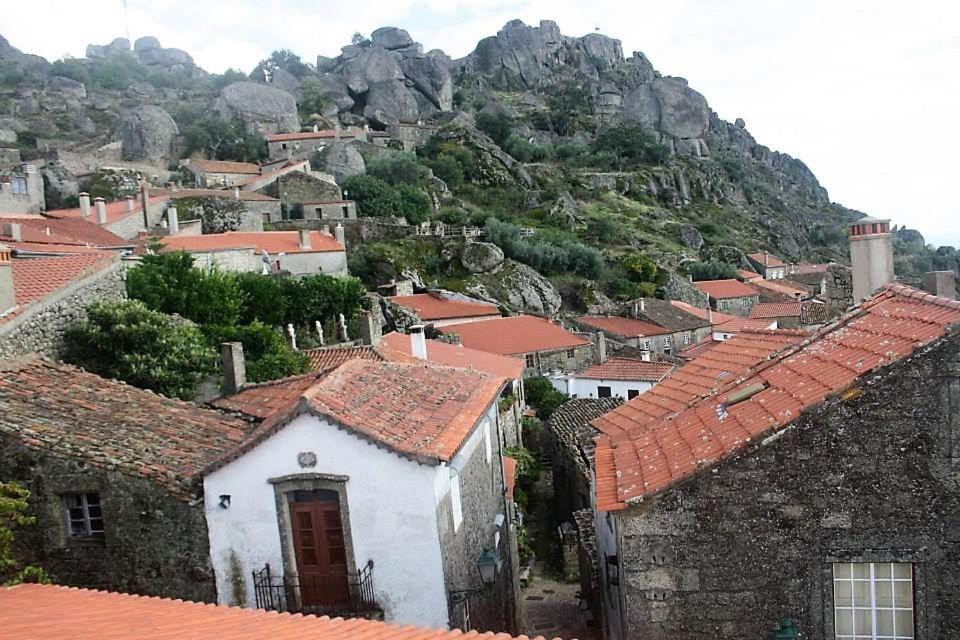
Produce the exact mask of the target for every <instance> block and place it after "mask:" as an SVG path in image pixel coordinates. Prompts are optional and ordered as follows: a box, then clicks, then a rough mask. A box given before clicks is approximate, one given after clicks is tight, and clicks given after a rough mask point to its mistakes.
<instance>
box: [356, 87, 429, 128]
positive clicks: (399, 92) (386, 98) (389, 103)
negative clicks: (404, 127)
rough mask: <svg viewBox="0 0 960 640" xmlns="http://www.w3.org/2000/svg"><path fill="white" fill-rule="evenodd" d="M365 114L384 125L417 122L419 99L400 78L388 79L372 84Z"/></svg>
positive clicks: (368, 93) (364, 109)
mask: <svg viewBox="0 0 960 640" xmlns="http://www.w3.org/2000/svg"><path fill="white" fill-rule="evenodd" d="M363 115H364V116H366V117H367V118H369V119H370V120H372V121H373V122H375V123H377V124H380V125H382V126H388V125H391V124H396V123H397V122H409V123H412V122H416V121H417V120H418V119H419V118H420V107H419V105H418V104H417V99H416V97H415V96H414V95H413V93H411V92H410V89H408V88H407V85H406V84H404V83H403V82H402V81H399V80H387V81H386V82H377V83H374V84H371V85H370V90H369V91H368V92H367V104H366V105H365V106H364V108H363Z"/></svg>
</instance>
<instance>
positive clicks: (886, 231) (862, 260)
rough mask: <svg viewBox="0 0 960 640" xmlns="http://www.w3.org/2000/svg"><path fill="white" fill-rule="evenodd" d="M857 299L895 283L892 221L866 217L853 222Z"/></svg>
mask: <svg viewBox="0 0 960 640" xmlns="http://www.w3.org/2000/svg"><path fill="white" fill-rule="evenodd" d="M850 264H851V265H852V266H853V301H854V303H855V304H856V303H859V302H861V301H862V300H863V299H864V298H868V297H870V296H871V295H873V293H874V292H876V291H877V290H878V289H880V288H882V287H884V286H886V285H887V284H889V283H890V282H893V240H892V238H891V237H890V221H889V220H878V219H877V218H862V219H860V220H857V221H856V222H852V223H850Z"/></svg>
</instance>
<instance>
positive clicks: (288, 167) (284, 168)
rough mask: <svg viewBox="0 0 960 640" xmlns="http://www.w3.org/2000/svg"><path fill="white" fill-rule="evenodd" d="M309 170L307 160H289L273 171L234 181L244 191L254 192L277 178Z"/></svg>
mask: <svg viewBox="0 0 960 640" xmlns="http://www.w3.org/2000/svg"><path fill="white" fill-rule="evenodd" d="M309 170H310V161H309V160H291V161H289V162H287V163H285V164H282V165H280V166H279V167H277V168H275V169H270V170H268V171H264V172H263V173H261V174H260V175H257V176H249V177H247V178H241V179H239V180H237V181H236V183H235V185H236V186H239V187H241V188H242V189H245V190H250V191H255V190H257V189H263V188H264V187H265V186H267V185H268V184H272V183H273V182H274V181H275V180H276V179H277V178H279V177H281V176H285V175H287V174H288V173H291V172H293V171H304V172H307V171H309Z"/></svg>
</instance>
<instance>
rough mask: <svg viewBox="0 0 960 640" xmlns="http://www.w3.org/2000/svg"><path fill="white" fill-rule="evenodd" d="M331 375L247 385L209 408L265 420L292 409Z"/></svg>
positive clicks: (303, 375)
mask: <svg viewBox="0 0 960 640" xmlns="http://www.w3.org/2000/svg"><path fill="white" fill-rule="evenodd" d="M329 372H330V370H329V369H325V370H323V371H313V372H310V373H305V374H302V375H298V376H290V377H287V378H281V379H279V380H271V381H269V382H261V383H259V384H248V385H246V386H244V388H243V389H242V390H241V391H238V392H237V393H234V394H231V395H228V396H221V397H219V398H216V399H214V400H212V401H211V402H210V405H211V406H213V407H216V408H217V409H223V410H224V411H235V412H239V413H242V414H244V415H247V416H250V417H253V418H259V419H261V420H265V419H267V418H269V417H270V416H272V415H273V414H275V413H278V412H280V411H284V410H286V409H289V408H290V405H291V404H293V403H294V402H296V401H297V399H298V398H299V397H300V396H301V395H302V394H303V393H304V392H305V391H306V390H307V389H309V388H310V387H311V386H312V385H313V384H314V383H315V382H316V381H317V380H319V379H321V378H322V377H323V376H325V375H326V374H327V373H329Z"/></svg>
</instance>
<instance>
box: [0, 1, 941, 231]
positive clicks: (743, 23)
mask: <svg viewBox="0 0 960 640" xmlns="http://www.w3.org/2000/svg"><path fill="white" fill-rule="evenodd" d="M127 4H128V5H129V29H130V36H131V38H132V39H136V38H138V37H140V36H143V35H153V36H156V37H158V38H159V39H160V41H161V43H162V44H163V46H166V47H177V48H180V49H184V50H186V51H188V52H189V53H190V54H191V55H193V57H194V59H195V60H196V61H197V63H198V64H199V65H200V66H202V67H204V68H205V69H207V70H208V71H212V72H222V71H223V70H225V69H226V68H228V67H236V68H241V69H243V70H245V71H249V70H250V69H252V68H253V67H254V66H255V65H256V63H257V61H259V60H260V59H262V58H264V57H266V56H267V55H268V54H269V53H270V52H271V51H273V50H275V49H280V48H288V49H292V50H293V51H294V52H296V53H297V54H299V55H300V56H301V57H302V58H303V59H304V60H315V59H316V55H317V54H323V55H327V56H334V55H336V54H337V53H339V49H340V47H341V46H342V45H345V44H347V43H348V42H349V39H350V36H351V35H352V34H353V33H354V32H357V31H359V32H361V33H364V34H369V33H370V31H372V30H373V29H375V28H377V27H379V26H384V25H391V26H398V27H403V28H405V29H407V30H408V31H410V33H411V35H412V36H413V38H414V39H415V40H417V41H419V42H421V43H423V45H424V48H425V49H427V50H429V49H433V48H439V49H443V50H444V51H446V52H447V53H448V54H450V55H451V56H453V57H460V56H463V55H465V54H467V53H469V52H470V51H471V50H472V49H473V47H474V45H475V44H476V42H477V40H479V39H481V38H483V37H485V36H488V35H493V34H494V33H496V31H497V30H498V29H500V27H502V26H503V24H504V23H505V22H507V21H508V20H510V19H512V18H520V19H522V20H523V21H525V22H526V23H527V24H537V23H538V22H539V21H540V20H541V19H552V20H555V21H556V22H557V23H558V24H559V25H560V29H561V31H562V32H563V33H564V34H566V35H574V36H579V35H583V34H585V33H589V32H592V31H595V30H599V31H600V32H601V33H604V34H607V35H609V36H612V37H615V38H618V39H620V40H621V41H622V42H623V49H624V52H625V53H626V54H627V55H629V54H630V52H632V51H643V52H644V53H645V54H646V55H647V56H648V57H649V58H650V60H651V62H653V64H654V66H655V67H656V68H657V69H658V70H659V71H660V72H661V73H663V74H664V75H677V76H683V77H685V78H687V79H688V80H689V81H690V86H692V87H693V88H694V89H696V90H698V91H700V92H701V93H702V94H703V95H704V96H706V98H707V100H708V101H709V103H710V106H711V107H712V108H713V110H714V111H716V112H717V113H719V114H720V116H721V117H723V118H724V119H727V120H733V119H734V118H737V117H742V118H743V119H744V120H746V123H747V128H748V129H749V130H750V132H751V133H752V134H753V135H754V137H755V138H756V139H757V140H758V141H759V142H760V143H762V144H765V145H767V146H769V147H771V148H772V149H776V150H778V151H783V152H785V153H789V154H790V155H792V156H794V157H797V158H800V159H801V160H803V161H804V162H805V163H806V164H807V165H808V166H809V167H810V168H811V169H812V170H813V172H814V173H815V174H816V175H817V177H818V178H819V179H820V182H821V183H822V184H823V185H824V186H825V187H826V188H827V189H828V191H829V193H830V197H831V199H832V200H834V201H835V202H839V203H841V204H843V205H845V206H848V207H851V208H854V209H859V210H861V211H864V212H867V213H870V214H872V215H877V216H883V217H889V218H891V219H892V220H893V222H894V223H895V224H901V225H903V224H906V225H907V226H909V227H912V228H916V229H919V230H920V231H921V232H922V233H923V234H924V236H925V237H926V239H927V242H929V243H934V244H953V245H958V246H960V219H958V213H960V211H958V209H960V207H958V205H957V204H956V203H957V201H958V197H957V190H958V187H960V179H958V176H957V173H958V171H960V162H958V161H957V158H958V157H960V3H955V2H950V1H943V2H933V1H930V0H914V1H913V2H903V0H897V1H890V0H869V1H867V0H839V1H838V0H794V1H790V2H787V1H782V0H781V1H775V0H672V1H671V2H662V1H658V2H647V1H645V0H635V1H634V2H623V1H622V0H590V1H589V2H583V1H582V0H580V1H576V2H567V1H562V0H553V1H551V0H529V1H509V0H421V1H415V0H352V1H351V2H342V1H340V0H337V1H334V0H320V2H317V1H316V0H311V1H307V0H270V1H269V2H253V1H252V0H232V1H230V2H223V1H217V2H212V1H205V0H199V1H198V0H150V1H149V2H148V1H146V0H128V3H127ZM3 14H4V15H3V22H2V23H0V34H2V35H3V36H5V37H6V38H7V39H8V40H9V41H10V42H11V44H13V45H14V46H16V47H18V48H20V49H22V50H24V51H26V52H29V53H37V54H40V55H42V56H44V57H46V58H48V59H50V60H54V59H56V58H59V57H62V56H64V55H71V56H75V57H80V56H83V53H84V49H85V48H86V45H87V44H88V43H96V44H105V43H107V42H109V41H110V40H111V39H113V38H115V37H117V36H122V35H124V34H125V31H126V27H125V23H124V11H123V2H121V1H120V0H84V1H83V2H75V0H32V1H31V2H17V3H13V2H11V3H9V6H5V7H4V11H3Z"/></svg>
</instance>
